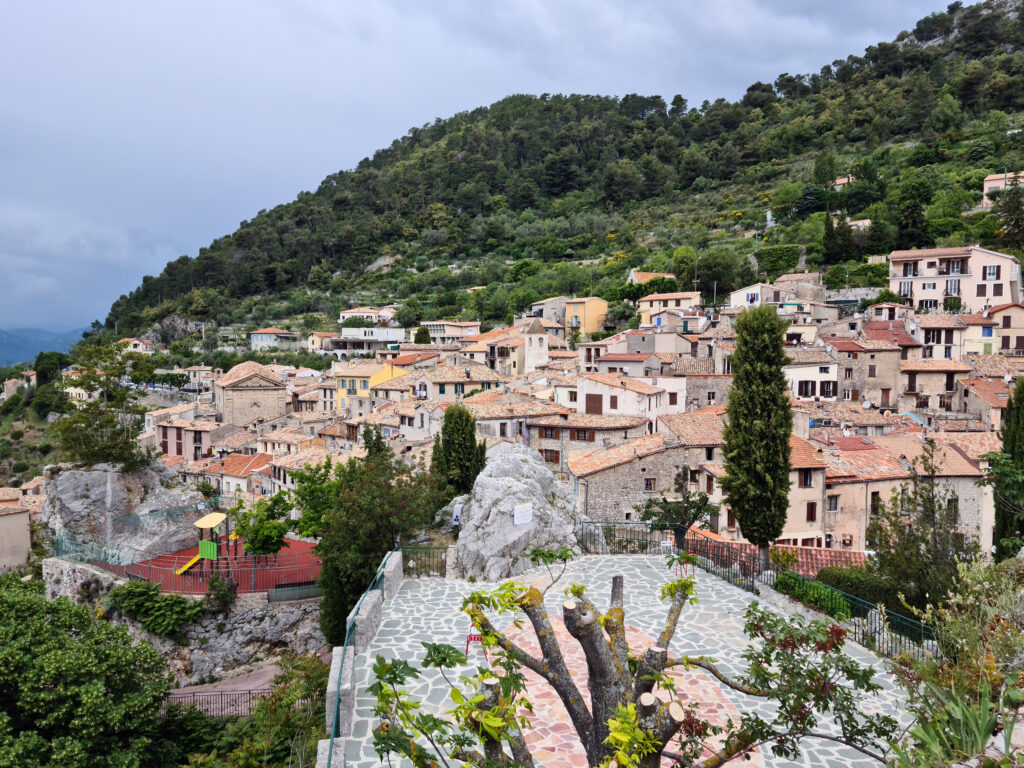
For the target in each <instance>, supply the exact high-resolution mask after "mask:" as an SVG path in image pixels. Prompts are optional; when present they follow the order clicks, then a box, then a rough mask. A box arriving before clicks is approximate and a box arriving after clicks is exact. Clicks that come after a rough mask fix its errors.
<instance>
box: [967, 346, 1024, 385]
mask: <svg viewBox="0 0 1024 768" xmlns="http://www.w3.org/2000/svg"><path fill="white" fill-rule="evenodd" d="M963 361H964V362H965V363H967V365H969V366H971V370H972V371H973V372H974V374H975V375H977V376H987V377H989V378H1000V379H1001V378H1002V377H1003V376H1011V377H1013V378H1017V377H1018V376H1020V375H1021V373H1022V372H1024V359H1021V358H1016V357H1010V356H1008V355H979V354H975V353H973V352H972V353H970V354H967V355H964V356H963Z"/></svg>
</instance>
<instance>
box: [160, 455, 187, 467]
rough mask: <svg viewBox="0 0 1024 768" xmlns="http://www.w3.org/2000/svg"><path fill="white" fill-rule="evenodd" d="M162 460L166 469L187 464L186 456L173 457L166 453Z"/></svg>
mask: <svg viewBox="0 0 1024 768" xmlns="http://www.w3.org/2000/svg"><path fill="white" fill-rule="evenodd" d="M160 460H161V461H162V462H163V463H164V466H165V467H176V466H178V465H179V464H184V463H185V457H184V456H171V455H169V454H166V453H165V454H164V455H163V456H161V457H160Z"/></svg>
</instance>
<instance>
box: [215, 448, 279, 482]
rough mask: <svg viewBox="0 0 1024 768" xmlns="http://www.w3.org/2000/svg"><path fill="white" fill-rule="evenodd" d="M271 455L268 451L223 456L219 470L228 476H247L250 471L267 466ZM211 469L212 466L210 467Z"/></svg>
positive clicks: (271, 457)
mask: <svg viewBox="0 0 1024 768" xmlns="http://www.w3.org/2000/svg"><path fill="white" fill-rule="evenodd" d="M273 458H274V457H273V456H271V455H270V454H269V453H253V454H249V455H247V454H243V453H234V454H231V455H230V456H225V457H224V459H223V460H222V461H221V463H220V472H221V473H223V474H225V475H228V476H230V477H248V476H249V475H250V474H251V473H253V472H256V471H257V470H260V469H262V468H263V467H265V466H267V465H268V464H269V463H270V462H271V461H272V460H273ZM211 469H212V468H211Z"/></svg>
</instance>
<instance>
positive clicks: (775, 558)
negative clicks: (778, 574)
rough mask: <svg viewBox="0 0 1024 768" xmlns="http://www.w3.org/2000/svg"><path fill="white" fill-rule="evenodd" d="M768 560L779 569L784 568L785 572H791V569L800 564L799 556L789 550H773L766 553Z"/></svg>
mask: <svg viewBox="0 0 1024 768" xmlns="http://www.w3.org/2000/svg"><path fill="white" fill-rule="evenodd" d="M768 559H769V560H771V561H772V562H773V563H775V564H776V565H777V566H779V567H780V568H785V569H786V570H788V571H791V570H793V567H794V566H795V565H796V564H797V563H798V562H800V555H798V554H797V553H796V552H794V551H793V550H791V549H778V548H773V549H770V550H769V551H768Z"/></svg>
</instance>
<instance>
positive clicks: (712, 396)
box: [708, 392, 715, 405]
mask: <svg viewBox="0 0 1024 768" xmlns="http://www.w3.org/2000/svg"><path fill="white" fill-rule="evenodd" d="M714 404H715V393H714V392H708V405H714Z"/></svg>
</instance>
